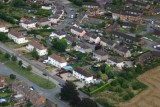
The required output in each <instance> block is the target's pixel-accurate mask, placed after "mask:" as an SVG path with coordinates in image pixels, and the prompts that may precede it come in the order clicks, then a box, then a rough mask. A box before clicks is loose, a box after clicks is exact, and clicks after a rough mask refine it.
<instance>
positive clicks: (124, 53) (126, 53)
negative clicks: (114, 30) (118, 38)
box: [113, 45, 132, 58]
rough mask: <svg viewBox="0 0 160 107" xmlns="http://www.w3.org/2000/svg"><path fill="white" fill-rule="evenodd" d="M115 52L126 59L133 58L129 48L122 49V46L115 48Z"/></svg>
mask: <svg viewBox="0 0 160 107" xmlns="http://www.w3.org/2000/svg"><path fill="white" fill-rule="evenodd" d="M113 51H115V52H116V53H118V54H119V55H121V56H124V57H126V58H127V57H131V56H132V54H131V52H130V51H129V50H128V49H127V48H125V47H122V46H120V45H116V46H114V48H113Z"/></svg>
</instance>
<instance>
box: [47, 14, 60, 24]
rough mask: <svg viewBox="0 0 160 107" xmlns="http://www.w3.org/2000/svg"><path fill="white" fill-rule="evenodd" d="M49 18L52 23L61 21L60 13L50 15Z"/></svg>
mask: <svg viewBox="0 0 160 107" xmlns="http://www.w3.org/2000/svg"><path fill="white" fill-rule="evenodd" d="M49 20H50V21H51V23H58V22H59V21H60V17H59V15H57V14H55V15H52V16H50V17H49Z"/></svg>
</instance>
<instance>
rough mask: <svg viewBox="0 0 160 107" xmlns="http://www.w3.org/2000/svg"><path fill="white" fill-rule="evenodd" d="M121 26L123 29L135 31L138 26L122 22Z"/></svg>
mask: <svg viewBox="0 0 160 107" xmlns="http://www.w3.org/2000/svg"><path fill="white" fill-rule="evenodd" d="M121 26H122V27H123V28H135V29H137V26H138V25H137V24H136V23H132V22H122V23H121Z"/></svg>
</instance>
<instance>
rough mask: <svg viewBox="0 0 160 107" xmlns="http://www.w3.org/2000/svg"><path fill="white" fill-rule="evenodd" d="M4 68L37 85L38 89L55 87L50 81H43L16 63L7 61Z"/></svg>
mask: <svg viewBox="0 0 160 107" xmlns="http://www.w3.org/2000/svg"><path fill="white" fill-rule="evenodd" d="M6 66H8V67H9V68H11V69H12V70H14V71H16V72H17V73H19V74H20V75H22V76H24V77H26V78H27V79H28V80H30V81H31V82H33V83H35V84H37V85H38V86H39V87H41V88H44V89H52V88H54V87H55V84H54V83H52V82H51V81H48V80H47V79H44V78H42V77H40V76H38V75H36V74H33V73H32V72H29V71H27V70H25V69H23V68H21V67H19V66H18V64H16V62H12V61H9V62H7V63H6Z"/></svg>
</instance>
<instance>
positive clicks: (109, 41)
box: [100, 37, 115, 49]
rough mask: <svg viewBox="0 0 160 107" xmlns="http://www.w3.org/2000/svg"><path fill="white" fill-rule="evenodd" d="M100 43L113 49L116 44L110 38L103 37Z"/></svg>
mask: <svg viewBox="0 0 160 107" xmlns="http://www.w3.org/2000/svg"><path fill="white" fill-rule="evenodd" d="M100 45H102V46H103V48H106V49H112V48H113V47H114V46H115V43H114V42H112V41H111V40H108V39H106V38H104V37H102V38H101V41H100Z"/></svg>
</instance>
